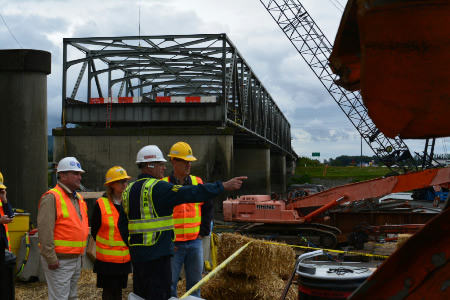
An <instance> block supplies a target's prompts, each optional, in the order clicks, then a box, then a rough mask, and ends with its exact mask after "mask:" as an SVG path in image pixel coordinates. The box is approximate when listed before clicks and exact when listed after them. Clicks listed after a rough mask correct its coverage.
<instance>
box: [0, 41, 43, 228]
mask: <svg viewBox="0 0 450 300" xmlns="http://www.w3.org/2000/svg"><path fill="white" fill-rule="evenodd" d="M50 72H51V54H50V53H49V52H46V51H40V50H26V49H19V50H0V104H1V111H2V116H1V117H0V132H1V135H2V140H3V143H2V146H1V147H0V171H1V172H2V173H3V176H4V178H5V185H6V186H7V193H8V194H7V198H8V200H10V201H11V204H12V206H13V207H17V208H22V209H25V210H26V211H28V212H30V213H31V220H32V221H33V222H34V223H36V218H37V206H38V201H39V199H40V197H41V195H42V194H43V193H44V192H45V191H46V190H47V181H48V179H47V161H48V145H47V75H48V74H50Z"/></svg>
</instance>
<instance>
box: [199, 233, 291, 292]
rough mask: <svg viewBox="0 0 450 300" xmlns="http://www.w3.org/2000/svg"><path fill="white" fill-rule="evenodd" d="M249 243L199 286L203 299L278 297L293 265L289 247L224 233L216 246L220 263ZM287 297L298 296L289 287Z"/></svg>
mask: <svg viewBox="0 0 450 300" xmlns="http://www.w3.org/2000/svg"><path fill="white" fill-rule="evenodd" d="M249 241H251V242H252V243H251V244H250V245H249V246H248V247H247V248H246V249H245V250H244V251H243V252H242V253H241V254H240V255H239V256H237V257H236V258H235V259H234V260H233V261H231V262H230V263H229V264H228V265H227V266H226V267H225V269H224V270H222V271H221V272H219V273H218V274H216V275H215V276H214V277H213V278H212V279H211V280H210V281H208V282H206V283H205V284H204V285H203V287H202V297H203V298H205V299H217V300H221V299H260V300H266V299H267V300H269V299H271V300H272V299H277V298H279V297H280V295H281V294H282V292H283V289H284V286H285V285H286V283H285V281H284V280H287V279H288V278H289V275H290V274H291V272H292V270H293V268H294V264H295V253H294V251H293V250H292V249H291V248H290V247H286V246H282V245H274V244H268V243H265V242H264V241H262V240H255V239H251V238H248V237H244V236H241V235H237V234H230V233H224V234H222V235H221V240H220V243H219V247H218V260H219V263H220V262H222V261H224V260H225V259H227V258H228V257H229V256H230V255H232V254H233V253H234V252H235V251H236V250H238V249H239V248H240V247H242V246H244V245H245V244H246V243H248V242H249ZM286 299H292V300H294V299H297V292H296V290H295V288H294V287H293V286H291V288H290V290H289V293H288V295H287V297H286Z"/></svg>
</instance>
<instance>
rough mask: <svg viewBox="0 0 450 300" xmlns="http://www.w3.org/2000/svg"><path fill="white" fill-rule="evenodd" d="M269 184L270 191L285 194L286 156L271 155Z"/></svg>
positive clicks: (279, 154)
mask: <svg viewBox="0 0 450 300" xmlns="http://www.w3.org/2000/svg"><path fill="white" fill-rule="evenodd" d="M270 183H271V188H270V189H271V191H272V192H276V193H285V192H286V155H285V154H281V153H273V154H271V155H270Z"/></svg>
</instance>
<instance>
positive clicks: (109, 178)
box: [105, 166, 131, 185]
mask: <svg viewBox="0 0 450 300" xmlns="http://www.w3.org/2000/svg"><path fill="white" fill-rule="evenodd" d="M105 177H106V182H105V185H108V184H110V183H113V182H114V181H118V180H122V179H131V177H130V176H128V174H127V171H125V169H124V168H122V167H119V166H115V167H112V168H111V169H109V170H108V172H106V176H105Z"/></svg>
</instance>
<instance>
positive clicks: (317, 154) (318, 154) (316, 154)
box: [312, 152, 320, 156]
mask: <svg viewBox="0 0 450 300" xmlns="http://www.w3.org/2000/svg"><path fill="white" fill-rule="evenodd" d="M312 156H320V152H313V153H312Z"/></svg>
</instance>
